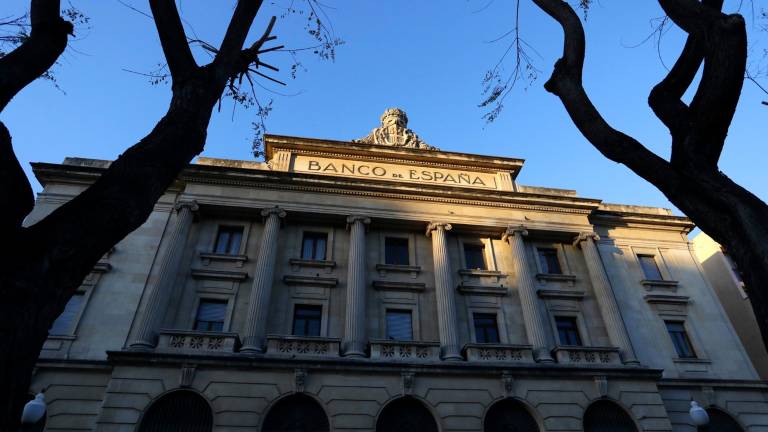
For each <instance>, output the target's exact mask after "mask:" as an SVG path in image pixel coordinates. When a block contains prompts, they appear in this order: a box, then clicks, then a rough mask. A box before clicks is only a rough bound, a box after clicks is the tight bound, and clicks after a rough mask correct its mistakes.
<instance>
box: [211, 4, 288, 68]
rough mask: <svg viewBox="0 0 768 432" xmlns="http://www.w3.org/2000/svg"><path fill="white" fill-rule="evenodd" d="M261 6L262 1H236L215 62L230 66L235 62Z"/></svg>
mask: <svg viewBox="0 0 768 432" xmlns="http://www.w3.org/2000/svg"><path fill="white" fill-rule="evenodd" d="M261 4H262V0H238V2H237V7H236V8H235V12H234V13H233V14H232V20H231V21H230V22H229V27H227V33H226V34H225V35H224V40H222V42H221V46H220V47H219V54H218V55H217V56H216V61H215V62H217V63H223V64H232V63H234V62H236V61H237V59H238V57H239V56H240V51H241V50H242V49H243V45H244V44H245V38H246V37H247V36H248V31H249V30H250V29H251V25H252V24H253V20H254V19H255V18H256V14H257V13H258V12H259V9H260V8H261ZM273 24H274V23H273Z"/></svg>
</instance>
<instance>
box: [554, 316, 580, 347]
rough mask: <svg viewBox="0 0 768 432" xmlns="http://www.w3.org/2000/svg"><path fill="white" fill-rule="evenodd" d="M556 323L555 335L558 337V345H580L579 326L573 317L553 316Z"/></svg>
mask: <svg viewBox="0 0 768 432" xmlns="http://www.w3.org/2000/svg"><path fill="white" fill-rule="evenodd" d="M555 324H556V325H557V336H558V338H559V339H560V345H571V346H573V345H576V346H581V336H579V326H578V325H577V324H576V318H574V317H555Z"/></svg>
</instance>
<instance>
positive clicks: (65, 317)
mask: <svg viewBox="0 0 768 432" xmlns="http://www.w3.org/2000/svg"><path fill="white" fill-rule="evenodd" d="M84 299H85V293H82V292H76V293H75V294H74V295H73V296H72V297H71V298H70V299H69V301H68V302H67V305H66V306H64V311H63V312H62V313H61V315H59V317H58V318H56V321H54V322H53V325H52V326H51V328H50V329H49V330H48V334H49V335H52V336H61V335H70V334H72V333H73V332H74V331H75V329H74V326H75V320H76V319H77V315H78V314H79V313H80V309H81V308H82V307H83V300H84Z"/></svg>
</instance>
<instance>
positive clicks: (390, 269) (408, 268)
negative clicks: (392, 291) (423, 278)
mask: <svg viewBox="0 0 768 432" xmlns="http://www.w3.org/2000/svg"><path fill="white" fill-rule="evenodd" d="M376 271H377V272H379V276H381V277H386V275H387V273H408V274H410V276H411V278H413V279H415V278H416V277H418V276H419V273H421V266H412V265H402V264H376Z"/></svg>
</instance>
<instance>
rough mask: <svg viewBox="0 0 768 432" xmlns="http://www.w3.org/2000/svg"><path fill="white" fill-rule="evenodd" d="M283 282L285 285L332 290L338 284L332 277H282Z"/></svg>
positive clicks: (337, 280)
mask: <svg viewBox="0 0 768 432" xmlns="http://www.w3.org/2000/svg"><path fill="white" fill-rule="evenodd" d="M283 282H285V284H286V285H314V286H324V287H328V288H333V287H335V286H336V285H338V284H339V279H337V278H332V277H320V276H293V275H285V276H283Z"/></svg>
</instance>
